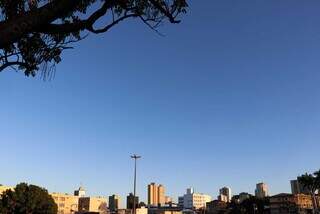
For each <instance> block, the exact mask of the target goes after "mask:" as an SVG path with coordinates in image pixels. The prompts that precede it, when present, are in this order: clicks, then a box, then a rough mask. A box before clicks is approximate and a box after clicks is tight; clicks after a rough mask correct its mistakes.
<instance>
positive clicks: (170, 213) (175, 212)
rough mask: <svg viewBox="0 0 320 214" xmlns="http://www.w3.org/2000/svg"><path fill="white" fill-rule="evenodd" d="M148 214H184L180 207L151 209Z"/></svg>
mask: <svg viewBox="0 0 320 214" xmlns="http://www.w3.org/2000/svg"><path fill="white" fill-rule="evenodd" d="M148 214H182V210H181V208H178V207H157V208H149V209H148Z"/></svg>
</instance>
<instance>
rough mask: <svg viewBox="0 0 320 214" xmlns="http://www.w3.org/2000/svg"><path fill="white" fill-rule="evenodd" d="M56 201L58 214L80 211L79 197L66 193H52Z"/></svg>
mask: <svg viewBox="0 0 320 214" xmlns="http://www.w3.org/2000/svg"><path fill="white" fill-rule="evenodd" d="M50 195H51V196H52V198H53V200H54V202H55V203H56V204H57V206H58V212H57V214H73V213H74V212H76V211H78V210H79V209H78V205H79V197H78V196H74V195H68V194H65V193H51V194H50Z"/></svg>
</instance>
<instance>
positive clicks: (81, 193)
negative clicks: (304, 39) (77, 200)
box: [74, 186, 86, 197]
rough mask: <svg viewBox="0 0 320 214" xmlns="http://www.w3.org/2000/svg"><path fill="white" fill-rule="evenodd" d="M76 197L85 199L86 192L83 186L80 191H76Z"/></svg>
mask: <svg viewBox="0 0 320 214" xmlns="http://www.w3.org/2000/svg"><path fill="white" fill-rule="evenodd" d="M74 195H75V196H79V197H85V196H86V191H85V189H84V188H83V187H82V186H80V187H79V189H78V190H75V191H74Z"/></svg>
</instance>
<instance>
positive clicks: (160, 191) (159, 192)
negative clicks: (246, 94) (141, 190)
mask: <svg viewBox="0 0 320 214" xmlns="http://www.w3.org/2000/svg"><path fill="white" fill-rule="evenodd" d="M165 203H166V198H165V188H164V186H163V185H161V184H160V185H159V186H158V185H157V184H156V183H151V184H149V185H148V205H150V206H159V205H160V206H161V205H164V204H165Z"/></svg>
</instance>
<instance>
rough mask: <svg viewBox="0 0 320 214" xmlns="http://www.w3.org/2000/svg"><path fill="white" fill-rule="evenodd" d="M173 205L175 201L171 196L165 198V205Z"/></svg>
mask: <svg viewBox="0 0 320 214" xmlns="http://www.w3.org/2000/svg"><path fill="white" fill-rule="evenodd" d="M172 203H173V199H172V198H171V197H169V196H166V197H165V204H172Z"/></svg>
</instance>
